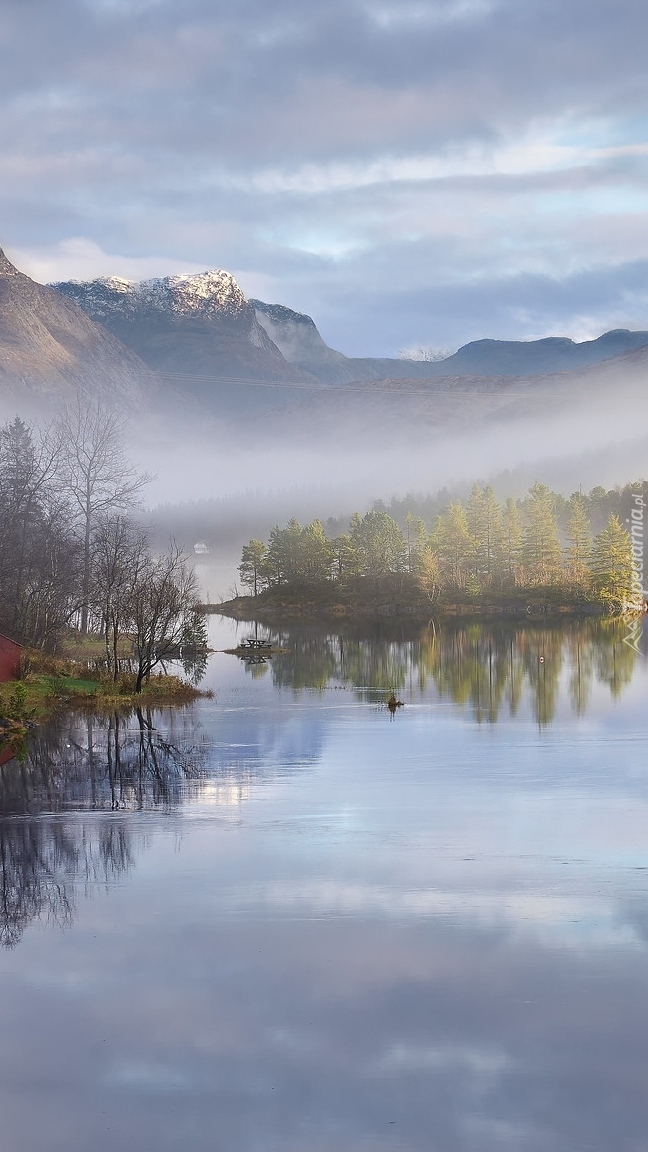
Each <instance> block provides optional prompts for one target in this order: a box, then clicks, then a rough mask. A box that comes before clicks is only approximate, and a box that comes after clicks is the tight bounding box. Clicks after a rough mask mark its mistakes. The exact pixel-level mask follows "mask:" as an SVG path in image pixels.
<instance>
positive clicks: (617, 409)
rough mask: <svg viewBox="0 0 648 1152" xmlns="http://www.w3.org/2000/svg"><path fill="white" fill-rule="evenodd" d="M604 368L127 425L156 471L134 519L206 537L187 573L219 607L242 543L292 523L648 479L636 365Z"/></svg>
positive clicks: (362, 392)
mask: <svg viewBox="0 0 648 1152" xmlns="http://www.w3.org/2000/svg"><path fill="white" fill-rule="evenodd" d="M604 367H605V371H604V373H603V380H602V381H601V380H600V379H599V377H600V376H601V374H602V373H601V370H600V369H599V370H598V371H595V370H589V371H583V372H582V373H581V374H579V378H578V379H577V380H574V379H573V377H572V376H571V374H561V375H563V376H564V378H562V379H561V375H557V376H555V377H552V378H550V379H544V380H530V381H528V380H526V381H523V382H520V381H514V382H512V383H511V384H510V385H509V386H507V387H501V386H500V387H499V388H498V389H495V388H490V389H488V388H486V387H484V382H480V384H481V387H480V389H477V388H476V387H474V385H473V388H472V390H471V389H470V383H471V382H468V386H467V385H466V382H464V381H461V382H459V381H457V382H455V383H454V384H453V386H452V387H450V386H448V385H446V386H445V387H444V388H443V389H441V388H435V387H434V386H432V387H430V388H428V389H425V388H423V387H422V386H421V383H420V382H416V383H415V384H411V386H410V387H409V388H404V387H403V386H402V382H401V386H400V387H399V385H398V383H396V384H395V385H394V387H393V389H391V390H390V388H389V385H388V383H387V382H384V383H383V384H381V386H380V391H379V392H378V391H373V392H372V390H371V389H368V390H367V389H360V388H358V389H347V390H345V389H344V388H340V387H329V388H327V389H326V390H325V392H326V395H325V396H324V397H323V398H322V397H320V396H319V395H318V397H317V399H318V407H317V408H316V410H315V412H313V411H309V409H308V406H307V404H303V405H302V406H301V407H293V408H292V409H284V408H281V407H279V408H277V409H275V410H272V408H270V410H269V414H268V415H267V417H266V419H264V420H259V421H251V420H249V418H248V417H247V414H246V413H245V412H244V413H243V414H239V415H237V416H236V417H235V418H230V419H229V420H228V421H227V422H225V421H223V420H218V419H213V418H212V419H211V421H210V420H209V419H208V418H203V419H200V420H198V419H196V418H192V416H191V415H190V414H189V415H187V413H185V414H184V416H183V417H182V418H181V419H179V418H178V417H177V416H175V417H174V418H173V419H171V418H166V417H165V416H164V415H163V414H158V415H154V416H153V418H152V419H149V420H147V421H146V423H145V432H144V434H143V431H142V423H141V421H140V420H136V421H134V420H132V419H125V420H124V430H125V435H126V440H127V443H128V445H129V451H130V454H131V455H132V457H133V458H134V459H135V460H136V461H137V463H138V466H140V467H141V468H143V469H144V470H146V471H147V472H148V473H150V475H151V477H152V479H151V481H150V483H149V484H148V486H147V488H146V492H145V494H144V501H143V503H144V507H143V510H142V513H141V515H142V516H143V519H144V521H145V522H146V523H147V524H148V525H149V527H150V529H151V531H152V534H153V537H154V539H155V540H156V542H157V543H158V544H159V545H160V546H162V545H163V543H164V542H165V541H167V540H168V538H169V536H173V537H174V538H175V539H176V540H177V542H178V543H179V544H180V545H181V546H182V547H183V548H184V549H185V550H186V551H187V552H188V553H190V554H193V548H194V544H196V543H197V542H199V541H202V542H204V543H205V544H206V546H207V548H208V549H209V554H208V555H204V556H197V557H195V563H196V571H197V574H198V577H199V580H200V584H201V587H202V589H203V592H204V594H205V596H206V597H208V598H209V599H210V600H212V601H217V600H219V599H222V598H228V597H229V596H231V595H232V593H233V592H234V591H235V590H236V580H237V572H236V567H237V564H238V561H239V557H240V551H241V547H242V545H243V544H244V543H246V542H247V541H248V540H250V539H252V538H256V539H262V540H263V539H266V538H267V536H268V534H269V532H270V530H271V529H272V527H273V526H274V525H275V524H279V525H283V524H285V523H286V522H287V520H288V519H289V518H291V517H295V518H296V519H297V520H299V521H301V522H302V523H305V522H308V521H310V520H312V519H314V518H317V519H320V520H321V521H322V523H323V524H324V526H325V529H326V530H327V532H328V533H329V534H335V533H336V532H339V531H343V530H345V528H346V525H347V523H348V518H349V516H350V515H351V514H352V513H353V512H355V511H358V512H361V513H364V512H366V511H367V510H368V509H370V508H371V507H372V506H373V505H374V503H375V502H376V501H382V502H383V503H384V504H386V505H389V502H390V501H391V500H392V498H397V499H401V500H402V499H403V498H404V497H406V496H407V494H414V495H415V496H417V497H421V496H434V495H436V494H440V496H439V508H441V506H442V505H443V501H444V499H445V501H446V503H447V502H449V501H450V499H452V498H455V499H456V498H465V496H466V495H467V493H468V491H469V489H470V487H471V485H472V484H473V483H474V482H479V483H480V484H482V485H485V484H491V485H492V486H493V488H494V490H495V493H496V495H497V496H498V498H499V499H500V500H504V499H506V498H507V497H509V496H512V497H514V498H516V499H520V498H522V497H523V496H524V494H525V492H526V491H527V489H528V488H529V486H530V485H531V484H533V483H534V482H535V481H536V480H540V481H542V482H543V483H546V484H547V485H549V487H551V488H552V489H554V490H556V491H558V492H560V493H561V494H562V495H564V496H566V497H568V496H569V495H570V494H571V493H573V492H574V491H578V490H582V491H584V492H587V491H589V490H590V489H592V488H594V487H596V486H602V487H604V488H606V489H608V488H614V487H616V486H623V485H625V484H628V483H631V482H633V481H637V480H639V479H641V478H642V477H644V476H645V475H646V471H647V469H646V462H647V461H648V434H647V433H646V432H645V431H644V429H645V428H646V427H648V396H646V395H645V394H642V393H641V392H640V391H639V389H640V379H639V372H640V368H641V366H640V365H638V366H635V365H632V366H631V367H630V370H626V371H625V372H624V370H623V369H622V368H619V367H618V365H615V366H611V365H610V366H607V367H606V366H604ZM305 391H306V390H305ZM322 391H324V390H322ZM249 392H252V388H251V387H250V388H249ZM216 396H217V392H216V391H215V393H214V397H216ZM308 399H310V395H308ZM264 400H266V396H265V390H264ZM266 403H267V400H266ZM322 405H323V406H324V408H325V413H326V419H325V420H324V419H322V418H321V412H322ZM216 407H217V405H216ZM444 493H445V495H444ZM428 527H431V525H428Z"/></svg>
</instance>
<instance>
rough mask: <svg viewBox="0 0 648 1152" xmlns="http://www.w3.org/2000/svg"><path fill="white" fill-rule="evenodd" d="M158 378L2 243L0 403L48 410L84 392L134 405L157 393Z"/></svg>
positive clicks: (0, 279) (0, 269)
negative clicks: (33, 276)
mask: <svg viewBox="0 0 648 1152" xmlns="http://www.w3.org/2000/svg"><path fill="white" fill-rule="evenodd" d="M155 388H156V384H155V378H154V376H153V374H152V373H151V372H150V370H149V369H148V368H147V367H146V365H145V364H143V363H142V361H141V360H140V359H139V358H138V357H137V356H136V355H135V354H134V353H133V352H132V351H131V350H130V349H128V348H125V347H124V346H123V345H122V344H121V343H120V342H119V341H118V340H117V339H116V338H115V337H114V336H113V335H111V334H110V333H109V332H107V331H106V330H105V328H103V327H101V326H100V325H98V324H95V323H94V322H93V321H92V320H91V319H90V318H89V317H88V316H87V315H86V313H85V312H84V311H83V309H81V308H79V307H77V305H76V304H74V303H73V302H72V301H71V300H67V299H65V297H64V296H61V294H60V293H59V292H56V291H54V289H53V288H47V287H45V286H44V285H42V284H37V283H36V282H35V281H34V280H30V278H29V276H25V275H23V273H22V272H19V271H18V270H17V269H16V268H15V267H14V265H13V264H12V263H11V262H10V261H9V260H8V259H7V257H6V256H5V254H4V252H3V251H2V250H1V249H0V402H2V407H3V408H4V409H7V410H8V409H12V408H14V407H15V406H16V405H20V407H21V411H23V412H24V411H27V412H29V413H30V414H31V413H32V412H36V411H40V410H42V409H43V408H46V409H49V407H50V406H52V405H54V404H56V403H60V402H61V401H67V400H70V399H71V398H72V397H73V395H74V394H75V393H76V392H77V391H81V392H82V393H83V392H85V393H87V394H88V395H89V396H92V397H101V399H102V400H103V401H104V402H105V403H107V404H108V405H120V406H122V407H127V408H129V409H131V408H133V407H134V406H139V405H142V404H144V403H145V402H146V400H147V397H150V396H151V395H153V394H154V392H155Z"/></svg>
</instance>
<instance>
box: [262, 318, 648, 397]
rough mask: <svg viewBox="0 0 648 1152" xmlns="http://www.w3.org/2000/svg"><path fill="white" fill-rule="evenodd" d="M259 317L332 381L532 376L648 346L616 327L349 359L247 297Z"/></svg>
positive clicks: (305, 323) (310, 325)
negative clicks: (443, 351)
mask: <svg viewBox="0 0 648 1152" xmlns="http://www.w3.org/2000/svg"><path fill="white" fill-rule="evenodd" d="M250 303H251V304H252V305H253V306H254V308H255V311H256V315H257V319H258V321H259V323H260V324H262V325H263V327H264V328H265V330H266V332H267V333H268V335H269V336H270V337H271V338H272V340H273V341H274V343H275V344H276V345H277V347H278V348H279V349H280V351H281V352H282V353H283V355H284V356H285V358H286V360H288V361H290V363H292V364H298V365H300V366H301V367H303V368H304V369H306V370H307V371H309V372H310V373H311V374H312V375H313V376H317V377H318V379H321V380H323V381H325V382H326V383H330V384H343V383H350V382H352V381H355V380H379V379H385V378H386V377H396V376H400V377H403V378H404V377H407V378H409V379H416V380H421V379H430V378H437V379H438V378H440V377H446V376H536V375H541V374H545V373H547V372H568V371H569V370H570V369H572V368H582V367H585V366H587V365H589V364H600V363H602V362H603V361H605V360H611V359H613V358H614V357H615V356H624V355H625V354H626V353H627V352H634V351H636V350H637V349H638V348H644V347H646V346H648V331H646V332H631V331H630V330H628V329H627V328H617V329H614V330H613V331H611V332H605V333H604V334H603V335H602V336H599V337H598V338H597V339H595V340H584V341H582V342H580V343H579V342H576V341H574V340H571V339H570V338H569V337H567V336H549V337H545V338H543V339H540V340H490V339H484V340H473V341H471V342H470V343H469V344H464V345H463V346H462V347H461V348H459V350H458V351H457V352H455V353H453V355H452V356H447V357H446V358H445V359H443V360H434V361H426V360H406V359H387V358H378V357H360V358H356V357H349V356H344V355H343V354H342V353H341V352H336V351H334V349H332V348H329V346H328V345H327V344H326V343H325V342H324V340H323V339H322V337H321V336H320V334H319V332H318V330H317V327H316V325H315V323H314V321H313V320H312V319H311V317H310V316H307V315H305V314H304V313H302V312H294V311H293V310H292V309H290V308H285V307H283V305H281V304H265V303H264V302H263V301H262V300H251V301H250Z"/></svg>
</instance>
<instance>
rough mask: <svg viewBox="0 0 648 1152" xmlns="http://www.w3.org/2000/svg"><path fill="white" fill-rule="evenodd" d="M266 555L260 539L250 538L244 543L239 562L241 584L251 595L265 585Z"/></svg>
mask: <svg viewBox="0 0 648 1152" xmlns="http://www.w3.org/2000/svg"><path fill="white" fill-rule="evenodd" d="M267 556H268V549H267V548H266V546H265V544H264V543H263V542H262V541H261V540H250V542H249V544H244V546H243V550H242V552H241V563H240V564H239V568H238V570H239V575H240V577H241V584H243V586H244V587H245V588H249V589H250V591H251V592H252V595H253V596H258V594H259V592H261V591H262V590H263V588H265V586H266V585H267Z"/></svg>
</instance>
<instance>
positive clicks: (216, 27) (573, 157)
mask: <svg viewBox="0 0 648 1152" xmlns="http://www.w3.org/2000/svg"><path fill="white" fill-rule="evenodd" d="M647 23H648V14H647V13H646V10H645V7H644V6H643V5H642V4H640V3H639V0H623V2H621V3H620V4H619V5H617V6H615V10H614V13H611V12H610V9H609V5H608V4H606V3H603V0H595V2H594V3H591V2H586V0H569V2H568V3H567V4H561V5H558V4H557V3H554V2H552V3H549V4H547V3H545V2H542V3H541V2H540V0H529V2H528V3H525V4H524V5H520V4H519V3H515V2H514V0H499V2H497V3H490V2H488V0H454V2H441V0H438V2H432V0H427V2H425V3H423V2H419V0H412V2H411V3H407V4H403V5H398V6H397V5H394V4H392V3H391V2H390V0H311V3H309V5H307V6H304V5H303V4H298V3H297V0H275V2H274V3H273V4H272V5H268V4H267V3H262V2H261V0H241V2H240V3H238V4H237V5H235V6H232V5H227V4H225V3H224V0H217V2H213V0H210V2H208V0H187V2H186V3H183V4H182V5H175V4H171V3H169V2H168V0H140V2H138V3H129V4H125V3H123V2H122V0H60V3H59V4H57V5H56V11H54V10H53V9H52V6H51V4H49V3H48V2H46V0H31V2H30V3H26V4H17V3H11V4H6V5H5V6H4V9H3V12H2V16H1V17H0V52H2V53H3V59H2V68H1V69H0V99H1V100H2V113H3V114H2V117H1V118H0V221H2V224H1V232H0V241H2V242H3V243H4V244H5V245H6V246H7V247H8V248H10V249H12V250H13V251H18V252H21V251H24V250H30V251H32V252H33V253H35V255H34V256H33V260H34V263H32V264H31V265H30V267H32V268H39V267H42V268H44V269H46V270H47V276H48V277H50V276H53V277H54V278H60V277H63V276H65V275H68V274H69V273H68V269H69V268H71V267H72V265H75V264H76V266H78V267H79V268H83V269H86V270H87V274H88V275H93V274H98V273H104V272H108V271H110V272H119V271H123V268H124V264H123V262H122V263H121V264H120V267H117V261H116V262H115V264H114V265H113V264H111V263H110V261H108V262H107V261H106V260H104V257H103V254H104V253H120V254H121V256H120V261H134V262H135V266H136V267H137V268H138V269H139V268H140V267H141V269H142V270H143V271H142V273H140V272H139V271H138V272H137V273H136V275H140V274H144V275H148V274H151V270H153V271H154V272H156V273H158V272H161V271H167V272H172V271H176V270H178V269H179V268H180V267H182V268H186V269H198V268H204V267H210V266H212V267H213V266H224V267H228V268H230V269H231V270H232V271H233V272H235V273H237V272H238V273H239V274H241V270H243V275H245V274H247V275H248V276H249V279H250V284H252V285H254V286H255V287H254V288H253V289H252V290H253V291H256V290H257V287H256V286H257V285H259V284H261V285H263V284H269V285H270V287H271V288H272V287H273V286H274V285H276V290H275V297H274V298H275V299H276V300H277V301H278V302H282V303H287V304H289V305H291V306H292V307H295V308H297V309H302V310H306V311H309V312H314V313H315V316H316V319H317V320H318V321H319V322H320V324H322V325H324V326H325V327H326V329H327V335H328V337H329V339H330V340H331V342H332V343H333V344H337V345H340V346H342V348H343V350H344V351H349V352H354V353H364V354H368V353H371V352H374V353H377V354H379V353H392V354H393V353H394V352H395V351H396V350H397V349H398V348H400V347H403V346H404V345H406V344H409V343H417V342H418V343H422V342H423V343H429V342H433V343H439V344H443V345H446V344H459V343H462V342H465V341H466V340H468V339H470V338H473V337H475V336H483V335H500V336H511V337H513V336H529V335H531V334H537V333H538V332H541V331H542V332H543V331H545V327H546V324H547V323H554V322H556V323H559V325H560V327H561V329H562V330H568V329H570V328H573V327H574V326H579V325H581V326H582V317H583V316H587V317H588V318H589V319H588V321H587V323H589V322H590V320H591V323H592V325H593V327H594V329H595V330H596V331H600V330H601V329H602V328H603V327H605V325H606V324H607V322H608V318H609V317H610V316H611V315H614V316H618V317H619V322H620V323H622V324H625V325H626V326H629V325H635V324H637V323H639V324H640V326H644V324H645V321H643V320H642V319H641V316H642V313H641V308H642V307H643V304H642V305H641V307H636V306H635V303H636V302H635V301H634V297H633V292H632V291H631V292H630V296H628V295H627V294H626V293H624V292H619V283H620V282H623V276H619V274H618V273H619V270H622V269H626V270H627V273H628V278H629V280H630V281H631V280H632V269H633V267H634V265H635V263H636V261H637V260H643V259H645V258H646V253H645V251H644V247H645V246H644V245H643V244H642V240H641V237H642V236H643V235H645V233H646V229H645V219H646V191H645V189H646V173H647V168H648V143H647V134H646V124H647V123H648V79H647V78H646V74H645V65H644V59H643V39H644V36H643V33H644V32H645V30H646V25H647ZM81 237H83V238H86V240H87V248H86V251H85V254H84V255H83V257H82V256H81V251H80V249H79V247H78V245H79V243H80V241H79V239H78V238H81ZM93 245H94V246H95V249H94V250H95V255H96V259H94V258H93V256H92V252H93V248H92V246H93ZM75 246H76V247H75ZM39 252H40V253H43V255H42V256H38V253H39ZM48 253H49V254H51V258H50V255H48ZM57 254H58V255H57ZM57 260H58V263H57ZM39 261H40V263H39ZM377 272H378V275H377ZM79 274H80V275H84V274H86V272H85V271H82V272H80V273H79ZM588 278H589V279H588ZM606 278H607V289H606V291H605V292H603V296H604V297H605V299H604V300H603V301H602V302H601V305H600V306H599V307H598V308H597V309H594V310H592V309H591V307H590V305H589V304H588V301H587V299H586V296H587V292H585V295H579V292H581V290H582V289H584V288H586V286H587V284H588V282H592V283H594V282H595V283H597V284H599V285H601V284H603V282H604V281H605V280H606ZM511 284H518V285H520V286H521V287H522V288H523V291H524V294H525V301H524V303H523V305H522V306H518V307H515V308H514V307H512V306H511V303H510V299H509V296H510V293H509V291H508V286H510V285H511ZM480 285H481V286H482V287H481V289H479V286H480ZM533 285H535V286H536V288H537V294H535V295H534V290H533ZM244 287H245V284H244ZM446 292H447V293H449V296H450V297H452V298H455V299H457V300H458V302H459V303H460V305H461V309H460V311H459V312H457V313H456V314H453V315H452V316H450V317H448V316H447V315H446V313H447V311H448V309H447V308H445V307H443V308H442V310H441V312H440V313H437V314H433V313H429V312H428V313H427V314H426V315H425V317H424V320H423V321H421V319H420V317H421V316H422V314H423V312H424V309H425V306H426V305H425V301H426V300H429V299H431V298H436V297H438V296H439V295H440V296H442V297H443V296H444V293H446ZM552 292H553V295H554V297H555V300H556V303H557V304H558V303H559V302H560V305H561V307H560V309H559V312H558V319H557V320H556V321H554V314H553V311H552V313H551V316H548V315H547V314H546V309H545V304H544V298H545V297H546V296H547V295H551V294H552ZM412 294H413V295H414V297H415V304H414V309H413V311H412V303H411V296H412ZM590 295H591V293H590ZM350 296H351V297H352V298H353V315H354V317H355V325H351V323H350V320H349V319H348V298H349V297H350ZM494 314H497V316H498V321H497V323H498V327H497V330H496V331H491V330H490V329H489V327H488V326H489V324H491V323H492V322H493V315H494ZM414 316H416V318H417V319H416V326H415V325H414V323H413V318H414ZM431 329H434V330H433V331H432V330H431ZM387 333H389V334H388V335H387Z"/></svg>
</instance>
